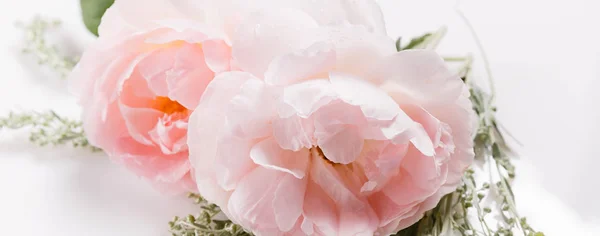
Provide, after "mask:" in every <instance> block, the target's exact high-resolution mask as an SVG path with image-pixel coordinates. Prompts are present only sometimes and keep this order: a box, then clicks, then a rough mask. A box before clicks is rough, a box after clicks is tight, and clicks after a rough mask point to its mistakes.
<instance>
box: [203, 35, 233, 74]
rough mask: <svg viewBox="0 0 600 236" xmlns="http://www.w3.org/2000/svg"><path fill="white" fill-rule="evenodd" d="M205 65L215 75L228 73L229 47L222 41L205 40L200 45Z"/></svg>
mask: <svg viewBox="0 0 600 236" xmlns="http://www.w3.org/2000/svg"><path fill="white" fill-rule="evenodd" d="M202 45H203V47H202V49H203V50H204V60H205V61H206V65H207V66H208V68H210V69H211V70H212V71H214V72H215V73H219V72H223V71H228V70H229V69H230V62H231V47H230V46H229V45H227V43H225V42H224V41H222V40H206V41H204V42H203V43H202Z"/></svg>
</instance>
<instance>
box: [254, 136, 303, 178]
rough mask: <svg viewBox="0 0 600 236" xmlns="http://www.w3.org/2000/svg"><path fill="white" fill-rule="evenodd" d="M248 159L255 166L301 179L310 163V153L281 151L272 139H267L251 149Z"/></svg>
mask: <svg viewBox="0 0 600 236" xmlns="http://www.w3.org/2000/svg"><path fill="white" fill-rule="evenodd" d="M250 158H252V160H253V161H254V163H256V164H257V165H261V166H263V167H265V168H268V169H273V170H278V171H283V172H286V173H289V174H292V175H294V176H295V177H296V178H298V179H302V178H304V175H305V173H306V169H307V168H308V163H309V162H310V153H309V151H308V149H301V150H299V151H290V150H285V149H282V148H281V147H279V145H278V144H277V142H275V140H274V139H272V138H269V139H266V140H263V141H262V142H260V143H258V144H256V145H254V147H252V150H251V151H250Z"/></svg>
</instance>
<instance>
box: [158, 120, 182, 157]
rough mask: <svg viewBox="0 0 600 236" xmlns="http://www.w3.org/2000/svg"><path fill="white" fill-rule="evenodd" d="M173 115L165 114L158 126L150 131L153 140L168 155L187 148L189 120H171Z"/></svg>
mask: <svg viewBox="0 0 600 236" xmlns="http://www.w3.org/2000/svg"><path fill="white" fill-rule="evenodd" d="M171 119H177V118H173V116H172V115H171V116H163V117H161V118H160V119H159V121H158V123H157V125H156V127H155V128H154V129H153V130H151V131H150V137H151V138H152V141H153V142H154V143H155V144H157V145H158V146H159V147H160V150H161V151H162V152H163V153H164V154H167V155H171V154H175V153H178V152H181V151H184V150H185V149H187V136H186V135H187V121H184V120H175V121H173V120H171Z"/></svg>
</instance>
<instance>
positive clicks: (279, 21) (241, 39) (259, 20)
mask: <svg viewBox="0 0 600 236" xmlns="http://www.w3.org/2000/svg"><path fill="white" fill-rule="evenodd" d="M315 27H317V22H315V21H314V20H313V19H312V17H310V16H309V15H307V14H306V13H304V12H302V11H299V10H297V9H279V10H277V11H266V10H265V11H259V12H257V13H255V14H252V15H251V16H249V17H247V18H245V19H244V22H242V23H241V24H240V25H239V26H238V27H237V30H236V32H235V36H234V38H233V43H232V45H235V47H233V50H232V55H233V58H234V60H236V61H237V65H238V66H239V67H240V68H241V69H242V70H243V71H248V72H250V73H252V74H254V75H255V76H257V77H260V78H262V77H264V73H265V71H266V70H267V67H268V66H269V63H271V61H273V59H274V58H276V57H278V56H281V55H284V54H287V53H290V52H293V51H296V50H298V49H302V48H305V47H307V46H309V45H311V44H312V43H313V42H314V41H315V39H314V37H315V34H314V33H309V32H310V30H311V29H314V28H315Z"/></svg>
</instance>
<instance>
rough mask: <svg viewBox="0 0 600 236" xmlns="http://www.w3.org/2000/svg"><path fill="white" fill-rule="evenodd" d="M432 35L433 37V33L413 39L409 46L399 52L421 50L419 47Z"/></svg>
mask: <svg viewBox="0 0 600 236" xmlns="http://www.w3.org/2000/svg"><path fill="white" fill-rule="evenodd" d="M431 35H432V34H431V33H426V34H424V35H421V36H419V37H416V38H413V39H411V40H410V42H409V43H408V45H406V46H405V47H403V48H401V49H400V50H398V51H401V50H407V49H415V48H419V46H421V44H422V43H424V42H425V40H427V38H429V36H431ZM397 46H398V45H397Z"/></svg>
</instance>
